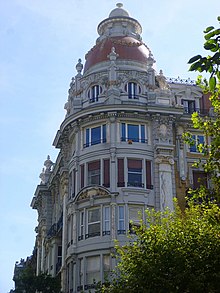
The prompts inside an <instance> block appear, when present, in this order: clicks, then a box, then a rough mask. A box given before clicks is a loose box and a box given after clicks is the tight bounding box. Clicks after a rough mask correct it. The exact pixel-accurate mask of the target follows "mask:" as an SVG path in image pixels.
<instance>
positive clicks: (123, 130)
mask: <svg viewBox="0 0 220 293" xmlns="http://www.w3.org/2000/svg"><path fill="white" fill-rule="evenodd" d="M125 140H126V134H125V123H122V124H121V141H125Z"/></svg>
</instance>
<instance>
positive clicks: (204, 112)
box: [183, 107, 214, 116]
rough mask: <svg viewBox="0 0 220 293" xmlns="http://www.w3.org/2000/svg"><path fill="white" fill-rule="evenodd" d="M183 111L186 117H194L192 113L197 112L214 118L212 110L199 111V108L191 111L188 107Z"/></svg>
mask: <svg viewBox="0 0 220 293" xmlns="http://www.w3.org/2000/svg"><path fill="white" fill-rule="evenodd" d="M183 111H184V114H186V115H192V113H194V112H197V113H198V114H199V115H207V116H214V113H213V111H212V109H199V108H194V109H191V108H188V107H184V108H183Z"/></svg>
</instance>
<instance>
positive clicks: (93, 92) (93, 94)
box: [88, 84, 102, 103]
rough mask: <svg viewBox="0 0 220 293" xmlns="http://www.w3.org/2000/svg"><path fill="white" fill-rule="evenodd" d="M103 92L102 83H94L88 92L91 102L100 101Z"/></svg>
mask: <svg viewBox="0 0 220 293" xmlns="http://www.w3.org/2000/svg"><path fill="white" fill-rule="evenodd" d="M101 93H102V88H101V86H100V85H98V84H96V85H93V86H92V87H91V88H90V89H89V92H88V98H89V101H90V103H94V102H98V99H99V95H100V94H101Z"/></svg>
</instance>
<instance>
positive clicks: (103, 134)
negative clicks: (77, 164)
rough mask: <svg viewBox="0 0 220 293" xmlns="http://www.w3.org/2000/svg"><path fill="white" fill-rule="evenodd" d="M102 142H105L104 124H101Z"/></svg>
mask: <svg viewBox="0 0 220 293" xmlns="http://www.w3.org/2000/svg"><path fill="white" fill-rule="evenodd" d="M102 142H106V125H103V126H102Z"/></svg>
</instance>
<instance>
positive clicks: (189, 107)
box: [182, 100, 196, 114]
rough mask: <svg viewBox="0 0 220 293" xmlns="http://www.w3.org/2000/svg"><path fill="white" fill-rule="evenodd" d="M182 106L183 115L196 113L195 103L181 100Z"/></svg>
mask: <svg viewBox="0 0 220 293" xmlns="http://www.w3.org/2000/svg"><path fill="white" fill-rule="evenodd" d="M182 104H183V108H184V112H185V113H187V114H192V113H193V112H195V111H196V107H195V101H189V100H182Z"/></svg>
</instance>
